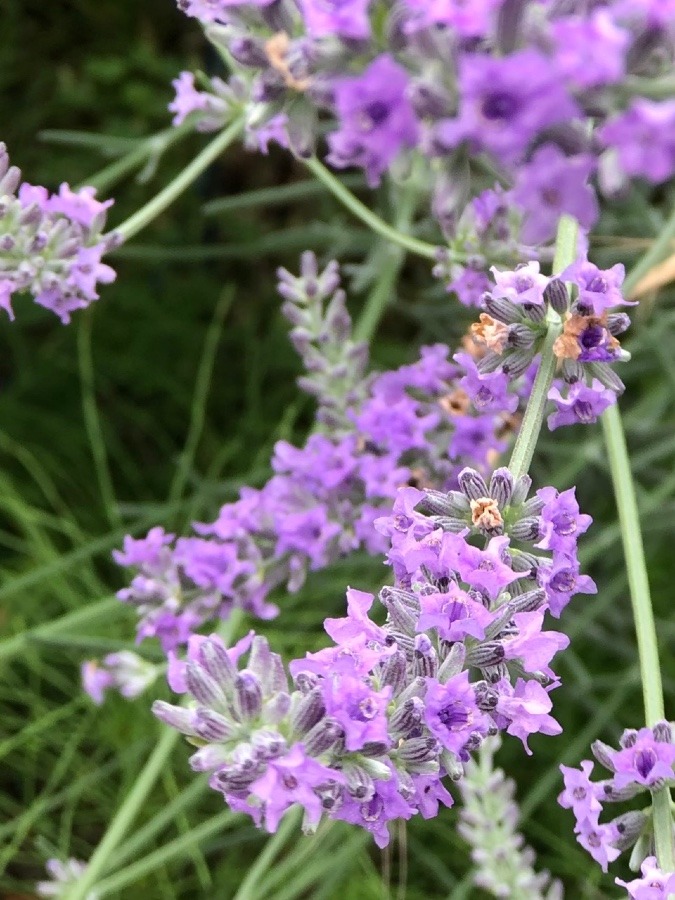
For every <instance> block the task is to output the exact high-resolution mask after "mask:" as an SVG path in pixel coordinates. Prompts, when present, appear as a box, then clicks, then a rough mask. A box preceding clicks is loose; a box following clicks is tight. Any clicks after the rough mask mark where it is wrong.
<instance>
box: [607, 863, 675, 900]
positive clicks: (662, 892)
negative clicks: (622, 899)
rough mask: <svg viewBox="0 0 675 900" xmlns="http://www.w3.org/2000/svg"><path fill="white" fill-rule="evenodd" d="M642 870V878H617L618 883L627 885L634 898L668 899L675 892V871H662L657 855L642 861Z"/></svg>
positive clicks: (638, 899)
mask: <svg viewBox="0 0 675 900" xmlns="http://www.w3.org/2000/svg"><path fill="white" fill-rule="evenodd" d="M641 871H642V878H634V879H633V880H632V881H622V880H621V878H617V879H616V883H617V884H620V885H621V887H625V888H626V890H627V891H628V896H629V897H632V898H633V900H668V898H669V897H672V896H673V894H675V872H662V871H661V869H660V868H659V866H658V863H657V861H656V857H655V856H648V857H647V858H646V859H644V860H643V861H642V866H641Z"/></svg>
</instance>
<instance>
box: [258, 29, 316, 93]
mask: <svg viewBox="0 0 675 900" xmlns="http://www.w3.org/2000/svg"><path fill="white" fill-rule="evenodd" d="M290 45H291V41H290V38H289V37H288V35H287V34H286V32H285V31H278V32H277V33H276V34H275V35H273V36H272V37H271V38H270V39H269V40H268V41H265V53H266V54H267V58H268V59H269V61H270V65H271V66H272V68H273V69H274V70H275V71H276V72H278V73H279V74H280V75H281V76H282V78H283V79H284V83H285V85H286V87H289V88H292V89H293V90H294V91H306V90H307V88H308V87H309V84H310V81H309V78H296V77H295V76H294V75H293V73H292V72H291V70H290V68H289V66H288V62H287V57H288V48H289V47H290Z"/></svg>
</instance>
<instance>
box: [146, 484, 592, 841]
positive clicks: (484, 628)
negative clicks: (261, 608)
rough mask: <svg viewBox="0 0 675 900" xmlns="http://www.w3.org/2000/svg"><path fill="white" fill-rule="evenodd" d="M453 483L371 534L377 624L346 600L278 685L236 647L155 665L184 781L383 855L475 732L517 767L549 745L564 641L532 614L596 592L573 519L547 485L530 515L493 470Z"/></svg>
mask: <svg viewBox="0 0 675 900" xmlns="http://www.w3.org/2000/svg"><path fill="white" fill-rule="evenodd" d="M459 483H460V485H461V488H462V490H461V491H451V492H449V493H447V494H443V493H441V492H424V491H420V490H418V489H416V488H411V487H408V488H403V489H401V491H400V492H399V496H398V498H397V500H396V503H395V505H394V509H393V512H392V514H391V515H390V516H386V517H382V518H380V519H378V520H377V521H376V523H375V525H376V528H377V529H378V530H379V531H380V533H382V534H384V535H387V536H388V537H390V539H391V545H392V546H391V550H390V552H389V561H390V562H391V564H392V566H393V570H394V575H395V584H394V586H392V587H389V586H385V587H383V588H382V590H381V591H380V593H379V601H380V603H381V604H382V606H383V607H384V608H385V610H386V614H387V615H386V621H385V623H384V625H379V624H377V623H376V621H375V620H374V619H373V618H371V616H370V610H371V607H372V605H373V601H374V597H373V595H371V594H367V593H363V592H361V591H357V590H352V589H350V590H348V592H347V616H346V617H345V618H341V619H327V620H326V621H325V625H324V627H325V629H326V632H327V633H328V635H329V636H330V637H331V638H332V639H333V641H334V644H335V646H333V647H330V648H326V649H324V650H320V651H318V652H317V653H310V654H307V656H306V657H305V658H304V659H298V660H294V661H293V662H291V663H290V665H289V672H290V675H291V676H292V679H293V683H292V687H291V686H290V685H289V681H288V676H287V674H286V672H285V670H284V667H283V664H282V662H281V659H280V658H279V657H278V656H277V655H276V654H274V653H272V652H271V651H270V649H269V646H268V644H267V642H266V641H265V640H264V638H261V637H254V636H253V634H252V633H251V634H250V635H249V636H248V637H246V638H244V639H243V640H241V641H240V642H239V643H238V644H237V645H236V646H235V647H233V648H231V649H229V650H228V649H226V648H225V646H224V645H223V643H222V641H221V640H220V639H219V638H218V636H217V635H212V636H210V637H202V636H195V635H193V636H192V637H191V638H190V639H189V641H188V650H187V659H186V660H179V659H178V658H177V657H176V655H175V654H172V655H171V660H170V664H169V682H170V684H171V686H172V688H173V689H174V690H176V691H178V692H188V693H189V694H191V695H192V698H193V699H194V701H196V703H195V704H192V705H183V706H173V705H170V704H167V703H164V702H162V701H158V702H156V703H155V705H154V711H155V714H156V715H158V716H159V718H161V719H162V721H164V722H166V723H167V724H169V725H171V726H173V727H174V728H177V729H178V730H180V731H181V732H183V733H184V734H186V735H188V737H189V739H190V741H191V742H192V743H194V744H196V745H197V746H198V747H199V749H198V750H197V752H196V753H195V754H194V755H193V756H192V758H191V765H192V767H193V768H194V769H195V770H196V771H209V772H211V773H212V774H211V780H210V784H211V786H212V787H213V788H215V789H216V790H219V791H221V792H222V793H223V795H224V797H225V799H226V801H227V802H228V804H230V806H231V807H232V808H233V809H236V810H240V811H244V812H247V813H249V814H250V815H251V816H252V817H253V818H254V820H255V821H256V822H257V823H258V824H264V825H265V827H266V828H267V829H268V830H270V831H274V830H276V827H277V825H278V823H279V820H280V818H281V816H282V815H283V814H284V812H285V811H286V810H287V809H288V808H289V807H290V806H291V805H294V804H300V805H301V806H302V807H304V809H305V821H306V826H307V827H308V828H313V827H315V826H316V825H317V823H318V821H319V819H320V818H321V816H322V815H327V816H329V817H331V818H337V819H344V820H346V821H348V822H351V823H353V824H357V825H360V826H361V827H363V828H365V829H367V830H368V831H370V832H371V833H372V834H373V835H374V837H375V840H376V842H377V843H378V845H379V846H384V845H386V843H387V842H388V840H389V832H388V828H387V824H388V822H389V821H391V820H392V819H401V818H402V819H408V818H410V817H411V816H412V815H415V814H417V813H419V814H421V815H422V816H424V817H431V816H435V815H436V814H437V811H438V805H439V802H440V803H444V804H446V805H450V804H451V802H452V798H451V796H450V794H449V793H448V792H447V789H446V787H445V786H444V784H443V779H444V778H445V777H446V776H447V777H449V778H450V780H451V781H452V780H458V779H460V778H461V777H462V763H464V762H466V761H468V759H469V757H470V753H471V751H473V750H476V749H477V748H478V747H480V745H481V744H482V743H483V741H484V740H485V738H486V737H487V736H488V735H494V734H496V733H497V732H498V731H506V732H507V733H508V734H511V735H513V736H515V737H518V738H519V739H520V740H521V741H522V742H523V746H524V748H525V750H526V752H528V753H530V752H531V751H530V748H529V746H528V739H529V738H530V736H531V735H533V734H537V733H542V734H549V735H554V734H559V733H560V726H559V725H558V723H557V722H556V720H555V719H554V718H553V717H552V716H551V715H550V711H551V707H552V704H551V699H550V697H549V692H550V690H551V689H552V688H553V687H555V686H557V685H558V683H559V682H558V679H557V677H556V675H555V673H554V672H553V671H552V670H551V668H550V665H549V664H550V662H551V660H552V658H553V656H554V655H555V654H556V653H557V652H558V650H560V649H563V648H564V647H566V646H567V644H568V643H569V641H568V639H567V637H566V636H565V635H564V634H561V633H560V632H557V631H547V630H544V626H543V622H544V614H545V611H546V609H547V608H549V609H550V610H551V611H552V612H553V613H554V614H555V615H559V614H560V611H561V609H562V607H563V606H564V605H565V604H566V603H567V601H568V600H569V599H570V597H571V596H572V595H573V594H574V593H578V592H589V591H591V590H594V589H595V588H594V585H593V584H592V582H590V579H586V578H584V576H580V575H579V573H578V563H576V562H575V561H574V547H575V545H576V536H577V535H578V534H579V533H581V532H582V531H584V530H585V528H586V527H587V526H588V524H589V520H588V518H587V517H583V518H582V517H581V516H580V515H579V514H578V509H577V508H576V506H575V504H574V501H573V497H570V496H569V495H568V496H565V495H558V494H557V492H555V491H553V489H551V488H548V489H544V490H543V492H540V493H542V496H537V497H534V498H532V499H531V500H529V501H528V500H527V492H528V487H529V479H527V478H526V477H523V478H521V479H519V480H517V481H515V482H514V479H513V478H512V476H511V475H510V473H509V471H508V469H504V468H502V469H498V470H497V471H496V472H495V473H494V475H493V477H492V479H491V481H490V486H489V487H488V486H487V485H486V484H485V482H484V481H483V479H482V477H481V475H480V474H479V473H478V472H477V471H475V470H469V469H465V470H463V471H462V472H461V473H460V475H459ZM418 505H421V506H422V508H427V507H431V508H433V510H434V512H433V513H428V514H425V513H423V512H419V511H417V509H416V507H417V506H418ZM465 522H466V523H470V524H466V527H461V528H460V525H464V523H465ZM476 537H477V538H480V539H481V540H482V539H484V538H487V539H488V540H487V544H486V546H485V549H480V548H479V547H478V546H476V544H475V543H474V542H473V541H474V538H476ZM533 542H537V547H534V546H533ZM540 546H544V547H551V548H553V558H552V559H551V558H548V557H545V556H542V555H540V554H537V553H535V552H533V551H534V550H535V549H539V547H540ZM247 652H248V654H249V655H248V660H247V662H246V664H245V666H244V667H243V668H239V662H240V660H241V659H242V657H243V656H244V654H245V653H247Z"/></svg>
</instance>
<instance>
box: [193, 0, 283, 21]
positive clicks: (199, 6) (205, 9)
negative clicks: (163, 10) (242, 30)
mask: <svg viewBox="0 0 675 900" xmlns="http://www.w3.org/2000/svg"><path fill="white" fill-rule="evenodd" d="M271 3H274V0H177V4H178V8H179V9H180V10H181V11H182V12H184V13H185V15H186V16H191V17H192V18H195V19H199V20H200V21H201V22H205V23H206V22H222V23H227V22H228V21H229V18H228V15H229V14H228V10H229V9H232V8H233V7H242V6H253V7H255V6H269V5H270V4H271Z"/></svg>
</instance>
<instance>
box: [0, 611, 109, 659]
mask: <svg viewBox="0 0 675 900" xmlns="http://www.w3.org/2000/svg"><path fill="white" fill-rule="evenodd" d="M122 609H123V605H122V604H121V603H120V601H119V600H118V599H117V597H114V596H113V597H104V599H103V600H99V601H98V602H96V603H90V604H89V605H87V606H84V607H83V608H82V609H76V610H74V612H71V613H67V614H66V615H65V616H60V617H59V618H58V619H54V620H53V621H51V622H46V623H45V624H44V625H38V626H36V627H35V628H27V629H26V631H22V632H21V633H20V634H15V635H14V636H13V637H10V638H6V639H5V640H4V641H0V660H2V659H5V658H7V657H12V656H16V655H17V654H18V653H21V652H22V651H24V650H25V649H26V648H27V647H28V645H29V644H30V643H31V641H34V640H41V639H44V638H48V637H50V636H51V635H55V634H59V633H60V632H69V633H70V632H71V631H72V630H73V629H78V628H79V627H80V626H82V625H84V624H87V625H88V624H89V623H90V622H92V621H94V620H95V619H99V618H101V617H103V616H107V615H109V614H110V613H111V612H113V611H114V610H120V611H122Z"/></svg>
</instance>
